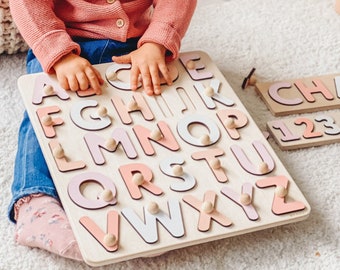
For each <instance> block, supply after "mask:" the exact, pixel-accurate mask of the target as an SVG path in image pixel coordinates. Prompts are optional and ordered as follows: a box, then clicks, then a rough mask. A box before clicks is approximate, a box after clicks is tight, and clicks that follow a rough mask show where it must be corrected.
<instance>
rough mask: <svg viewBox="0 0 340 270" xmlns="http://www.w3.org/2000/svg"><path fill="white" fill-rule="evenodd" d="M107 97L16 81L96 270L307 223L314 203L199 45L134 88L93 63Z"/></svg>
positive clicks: (36, 79)
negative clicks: (155, 92) (159, 83)
mask: <svg viewBox="0 0 340 270" xmlns="http://www.w3.org/2000/svg"><path fill="white" fill-rule="evenodd" d="M96 67H97V69H98V70H99V71H100V72H101V74H102V75H103V77H104V78H106V85H105V87H103V94H102V95H100V96H96V95H93V93H92V92H91V90H89V91H86V92H79V93H74V92H69V91H65V90H64V89H62V88H60V87H59V86H58V83H57V81H56V79H55V77H53V76H48V75H47V74H44V73H39V74H31V75H24V76H22V77H20V79H19V81H18V84H19V88H20V92H21V94H22V96H23V99H24V102H25V106H26V107H27V111H28V113H29V116H30V119H31V121H32V124H33V126H34V129H35V131H36V134H37V137H38V140H39V142H40V145H41V148H42V151H43V153H44V156H45V158H46V161H47V163H48V166H49V169H50V171H51V175H52V177H53V180H54V183H55V185H56V188H57V190H58V193H59V195H60V198H61V201H62V203H63V206H64V208H65V211H66V213H67V215H68V217H69V219H70V222H71V226H72V228H73V230H74V233H75V236H76V238H77V240H78V242H79V246H80V249H81V252H82V254H83V257H84V260H85V261H86V262H87V263H88V264H89V265H92V266H99V265H105V264H110V263H115V262H119V261H124V260H129V259H132V258H136V257H144V256H152V255H155V254H159V253H162V252H166V251H169V250H173V249H178V248H182V247H186V246H190V245H195V244H200V243H204V242H208V241H213V240H217V239H221V238H226V237H231V236H235V235H239V234H244V233H248V232H252V231H256V230H261V229H265V228H270V227H274V226H279V225H283V224H287V223H291V222H296V221H299V220H303V219H305V218H307V217H308V215H309V213H310V206H309V204H308V202H307V201H306V199H305V198H304V196H303V194H302V193H301V191H300V190H299V188H298V187H297V185H296V184H295V182H294V180H293V179H292V177H291V176H290V175H289V173H288V171H287V170H286V169H285V167H284V166H283V164H282V163H281V161H280V160H279V159H278V157H277V156H276V154H275V152H274V151H273V150H272V148H271V147H270V145H269V143H268V142H267V141H266V139H265V137H264V136H263V135H262V132H261V131H260V130H259V129H258V127H257V126H256V124H255V122H254V121H253V119H252V118H251V116H250V115H249V113H248V112H247V110H246V109H245V107H244V106H243V105H242V103H241V102H240V100H239V99H238V97H237V95H236V94H235V93H234V91H233V90H232V89H231V87H230V86H229V84H228V83H227V81H226V80H225V78H224V77H223V75H222V74H221V73H220V71H219V70H218V69H217V67H216V66H215V65H214V63H213V62H212V61H211V59H210V58H209V56H208V55H206V54H205V53H204V52H201V51H197V52H185V53H182V54H181V55H180V59H179V60H178V61H175V62H174V63H172V64H171V65H170V66H169V69H170V71H171V74H172V76H173V80H174V82H173V85H172V86H167V85H163V88H162V94H161V95H159V96H147V95H146V94H144V93H143V89H142V87H140V89H139V90H138V91H136V92H132V91H130V87H129V68H130V65H118V64H116V63H108V64H102V65H97V66H96Z"/></svg>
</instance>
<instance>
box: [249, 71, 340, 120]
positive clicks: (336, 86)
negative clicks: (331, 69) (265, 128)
mask: <svg viewBox="0 0 340 270" xmlns="http://www.w3.org/2000/svg"><path fill="white" fill-rule="evenodd" d="M255 89H256V91H257V92H258V93H259V95H260V96H261V98H262V99H263V101H264V102H265V103H266V105H267V107H268V109H269V110H270V111H271V113H272V114H273V115H274V116H284V115H291V114H298V113H311V112H317V111H325V110H331V109H339V108H340V101H339V99H340V74H332V75H323V76H314V77H307V78H300V79H294V80H282V81H277V82H257V83H256V84H255Z"/></svg>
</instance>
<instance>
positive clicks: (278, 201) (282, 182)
mask: <svg viewBox="0 0 340 270" xmlns="http://www.w3.org/2000/svg"><path fill="white" fill-rule="evenodd" d="M288 182H289V181H288V179H287V178H286V177H285V176H274V177H268V178H264V179H260V180H257V181H256V186H258V187H259V188H266V187H271V186H282V187H284V188H285V189H287V188H288ZM305 208H306V206H305V205H304V204H303V203H302V202H298V201H293V202H289V203H286V202H285V196H284V197H280V196H278V195H277V194H275V193H274V199H273V205H272V211H273V213H274V214H276V215H282V214H286V213H290V212H295V211H300V210H303V209H305Z"/></svg>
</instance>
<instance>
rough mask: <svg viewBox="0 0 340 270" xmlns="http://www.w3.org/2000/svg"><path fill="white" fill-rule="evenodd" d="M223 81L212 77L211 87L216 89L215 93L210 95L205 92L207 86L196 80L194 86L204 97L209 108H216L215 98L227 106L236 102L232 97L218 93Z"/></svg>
mask: <svg viewBox="0 0 340 270" xmlns="http://www.w3.org/2000/svg"><path fill="white" fill-rule="evenodd" d="M220 85H221V82H220V81H219V80H217V79H212V80H211V82H210V87H211V88H212V89H213V90H214V94H213V95H212V96H211V97H210V96H207V95H206V94H205V86H204V85H203V84H202V83H201V82H196V83H195V84H194V87H195V89H196V91H197V93H198V94H199V95H200V97H201V98H202V100H203V102H204V104H205V106H207V108H208V109H215V108H216V104H215V102H214V100H216V101H218V102H220V103H221V104H224V105H225V106H228V107H230V106H233V105H234V104H235V102H234V101H233V100H231V99H228V98H226V97H224V96H222V95H221V94H219V93H218V90H219V88H220Z"/></svg>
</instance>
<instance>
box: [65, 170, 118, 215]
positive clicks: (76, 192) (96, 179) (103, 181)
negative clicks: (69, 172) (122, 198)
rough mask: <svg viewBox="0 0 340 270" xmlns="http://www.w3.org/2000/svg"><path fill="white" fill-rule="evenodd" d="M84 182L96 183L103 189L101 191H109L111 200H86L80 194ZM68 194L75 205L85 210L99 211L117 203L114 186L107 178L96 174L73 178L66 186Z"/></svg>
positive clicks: (88, 173) (86, 173)
mask: <svg viewBox="0 0 340 270" xmlns="http://www.w3.org/2000/svg"><path fill="white" fill-rule="evenodd" d="M86 182H93V183H97V184H98V185H100V186H101V187H103V190H109V191H111V194H112V198H111V199H110V200H108V201H106V200H104V199H103V198H101V197H100V196H98V197H97V199H96V200H92V199H88V198H86V197H85V196H84V195H83V194H82V193H81V185H83V184H84V183H86ZM68 194H69V196H70V198H71V200H72V201H73V202H74V203H75V204H76V205H78V206H80V207H82V208H85V209H100V208H103V207H106V206H108V205H115V204H116V203H117V199H116V186H115V184H114V183H113V182H112V180H111V179H110V178H109V177H107V176H105V175H103V174H101V173H97V172H85V173H82V174H78V175H76V176H74V177H73V178H72V179H71V181H70V183H69V184H68Z"/></svg>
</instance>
